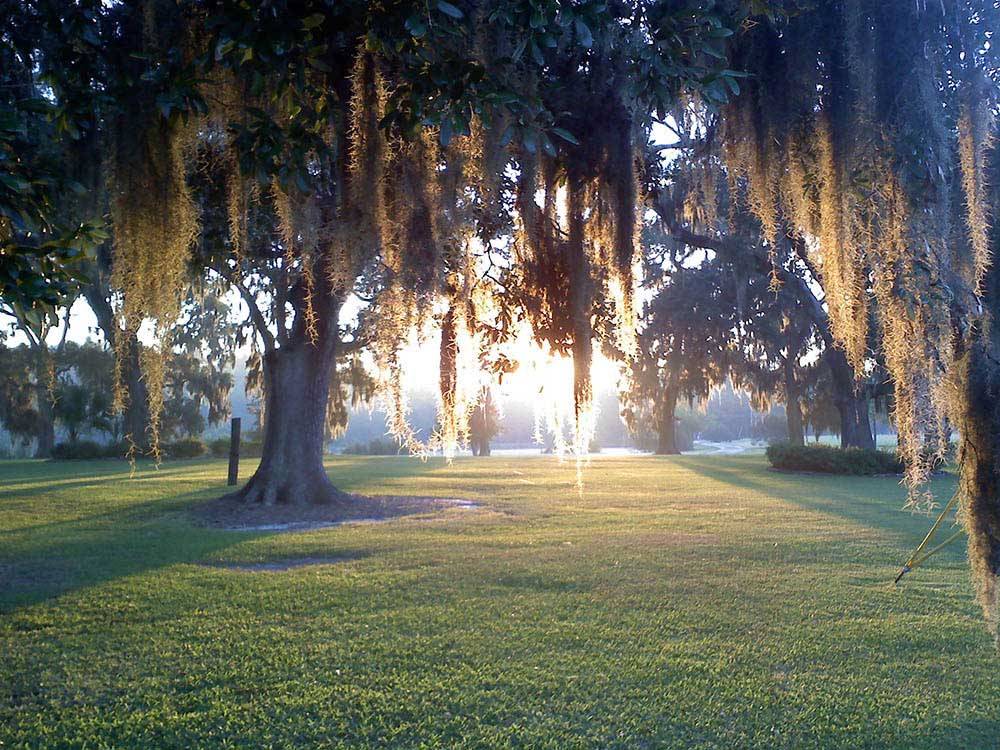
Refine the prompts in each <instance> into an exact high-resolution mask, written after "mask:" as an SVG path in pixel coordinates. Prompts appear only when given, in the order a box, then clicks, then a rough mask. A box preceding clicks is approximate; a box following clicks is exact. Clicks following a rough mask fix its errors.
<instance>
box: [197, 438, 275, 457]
mask: <svg viewBox="0 0 1000 750" xmlns="http://www.w3.org/2000/svg"><path fill="white" fill-rule="evenodd" d="M208 452H209V453H211V454H212V455H213V456H215V457H216V458H229V438H218V439H217V440H212V441H211V442H210V443H209V444H208ZM263 452H264V443H263V441H261V440H240V458H260V457H261V454H262V453H263Z"/></svg>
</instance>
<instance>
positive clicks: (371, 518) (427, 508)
mask: <svg viewBox="0 0 1000 750" xmlns="http://www.w3.org/2000/svg"><path fill="white" fill-rule="evenodd" d="M477 507H479V506H477V505H476V504H475V503H472V502H469V501H468V500H458V499H454V498H445V497H400V496H376V497H363V496H361V495H348V496H347V499H346V501H345V502H342V503H329V504H313V503H294V504H277V505H261V504H259V503H246V502H243V501H241V500H238V499H234V498H233V497H232V496H228V495H227V496H225V497H221V498H218V499H216V500H211V501H209V502H207V503H204V504H203V505H201V506H199V507H197V508H195V509H194V511H193V514H194V517H195V519H196V520H197V522H198V523H200V524H201V525H203V526H209V527H212V528H218V529H226V530H228V531H308V530H310V529H321V528H325V527H328V526H339V525H342V524H349V523H374V522H378V521H388V520H389V519H392V518H399V517H400V516H409V515H414V514H418V513H433V512H437V511H443V510H448V509H462V510H470V509H473V508H477Z"/></svg>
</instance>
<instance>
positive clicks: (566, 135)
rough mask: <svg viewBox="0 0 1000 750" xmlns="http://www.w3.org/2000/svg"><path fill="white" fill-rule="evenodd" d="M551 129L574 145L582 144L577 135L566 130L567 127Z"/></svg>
mask: <svg viewBox="0 0 1000 750" xmlns="http://www.w3.org/2000/svg"><path fill="white" fill-rule="evenodd" d="M551 130H552V132H553V133H554V134H555V135H558V136H559V137H560V138H562V139H563V140H564V141H568V142H569V143H572V144H573V145H574V146H579V145H580V141H578V140H577V138H576V136H575V135H573V134H572V133H571V132H569V131H568V130H566V129H565V128H551Z"/></svg>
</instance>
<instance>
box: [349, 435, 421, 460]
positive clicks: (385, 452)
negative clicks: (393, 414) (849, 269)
mask: <svg viewBox="0 0 1000 750" xmlns="http://www.w3.org/2000/svg"><path fill="white" fill-rule="evenodd" d="M343 452H344V454H346V455H348V456H408V455H410V451H409V449H407V448H405V447H400V445H399V443H397V442H396V441H395V439H393V438H388V437H386V438H375V439H374V440H370V441H368V442H367V443H352V444H351V445H348V446H347V447H346V448H344V450H343Z"/></svg>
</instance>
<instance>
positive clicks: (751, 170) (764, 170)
mask: <svg viewBox="0 0 1000 750" xmlns="http://www.w3.org/2000/svg"><path fill="white" fill-rule="evenodd" d="M998 14H1000V11H998V10H997V8H996V6H995V4H993V3H988V2H967V1H966V0H954V1H951V2H948V1H946V2H940V3H883V2H876V1H874V0H871V1H867V0H853V1H852V2H823V3H818V4H816V6H815V8H813V9H811V10H809V11H803V12H800V13H790V14H789V15H788V16H787V17H783V18H775V19H773V21H769V22H764V23H761V24H758V25H756V26H755V27H754V28H752V29H749V30H748V31H747V33H746V34H742V35H740V36H739V38H738V39H734V44H733V46H732V48H731V62H732V64H733V66H734V67H736V68H738V69H740V70H744V71H746V72H748V73H750V74H751V77H749V78H747V79H746V81H745V82H742V89H743V91H742V94H741V96H739V97H737V98H735V99H734V100H733V101H732V103H731V104H730V105H728V106H727V107H726V109H725V110H724V111H723V113H722V118H721V123H722V130H721V133H720V140H721V143H722V151H723V155H724V158H725V160H726V163H727V165H728V168H729V170H730V173H731V174H732V175H733V177H734V179H739V178H745V180H746V185H747V190H746V196H747V201H748V204H749V205H750V207H751V209H752V210H753V212H754V213H755V214H756V215H757V217H758V219H759V220H760V223H761V225H762V228H763V235H764V237H765V239H766V240H767V241H768V242H770V243H775V242H777V241H779V237H780V236H781V235H783V234H786V233H787V234H790V235H791V237H792V238H793V239H794V240H797V241H799V242H801V243H803V244H804V245H805V247H806V252H807V253H809V255H810V256H811V257H812V258H813V260H814V262H815V264H816V267H817V269H818V271H819V275H820V278H821V279H822V282H823V286H824V289H825V290H826V305H827V309H828V311H829V315H830V319H831V323H832V329H833V332H834V334H835V335H836V337H837V340H838V341H839V342H840V343H841V345H842V346H843V349H844V352H845V354H846V357H847V359H848V360H849V361H850V362H851V364H852V365H853V366H854V368H855V369H857V370H862V369H863V368H864V362H865V357H866V349H867V342H868V321H869V315H868V310H869V303H870V300H869V297H868V290H871V291H872V292H873V297H874V301H875V307H876V311H877V321H878V323H877V324H878V327H879V329H880V333H881V341H882V347H883V350H884V358H885V363H886V366H887V369H888V371H889V373H890V374H891V376H892V379H893V385H894V410H893V417H894V420H895V422H896V425H897V429H898V431H899V434H900V438H901V440H900V448H901V450H902V452H903V453H904V456H905V458H906V459H907V464H908V467H909V468H908V480H909V483H910V485H911V489H912V491H913V497H914V501H915V502H920V501H921V499H922V498H923V495H922V493H921V491H920V489H919V488H920V485H921V483H922V482H923V480H924V479H925V478H926V476H927V473H928V472H929V471H930V469H931V468H932V467H933V466H934V464H935V462H936V460H937V458H938V456H939V455H940V453H941V451H942V450H943V449H944V448H945V443H946V440H947V435H948V432H949V430H948V429H946V428H945V425H946V424H951V425H953V426H954V427H955V428H956V429H957V430H958V431H959V433H960V436H961V437H960V450H959V463H960V474H961V479H960V488H959V493H960V499H961V509H962V512H961V517H962V519H963V522H964V524H965V526H966V529H967V531H968V533H969V558H970V562H971V565H972V569H973V577H974V581H975V584H976V588H977V591H978V596H979V600H980V603H981V604H982V606H983V610H984V613H985V614H986V617H987V621H988V622H989V624H990V626H991V627H992V628H993V629H994V631H995V630H996V626H997V618H998V588H997V575H998V573H1000V501H998V492H997V488H998V487H1000V442H998V440H1000V438H998V435H1000V429H998V427H1000V423H998V418H1000V412H998V410H997V404H998V403H1000V399H998V398H997V397H998V395H1000V386H998V383H1000V377H998V376H1000V370H998V368H997V362H998V361H1000V357H998V351H1000V350H998V345H1000V341H998V339H997V336H998V334H997V327H996V325H995V324H993V323H992V319H993V317H994V316H995V315H996V313H997V312H998V311H1000V296H998V293H1000V273H998V271H997V269H996V264H995V263H994V262H993V259H992V255H993V246H994V244H995V242H996V235H995V233H994V232H991V231H990V217H991V216H992V215H993V213H994V211H995V209H996V207H997V206H996V201H997V197H998V194H997V192H996V189H995V187H994V186H995V185H996V182H995V181H991V180H990V179H989V178H990V176H991V175H992V174H993V170H995V162H996V159H997V157H996V154H995V151H994V150H993V149H992V148H991V144H992V139H993V128H994V110H995V104H996V94H997V66H996V57H995V54H996V53H995V50H994V48H995V44H993V43H992V42H991V38H992V35H993V33H994V30H995V29H996V28H997V22H998V20H1000V19H998ZM994 41H995V40H994Z"/></svg>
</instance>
